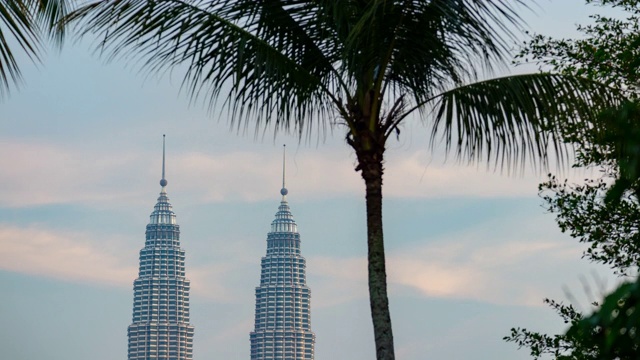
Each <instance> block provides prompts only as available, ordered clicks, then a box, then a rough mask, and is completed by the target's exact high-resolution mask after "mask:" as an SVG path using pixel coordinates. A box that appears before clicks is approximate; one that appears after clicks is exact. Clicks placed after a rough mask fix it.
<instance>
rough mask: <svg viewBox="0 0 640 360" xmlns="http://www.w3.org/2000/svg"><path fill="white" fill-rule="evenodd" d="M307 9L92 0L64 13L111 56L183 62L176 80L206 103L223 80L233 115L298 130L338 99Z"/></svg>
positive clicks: (284, 4) (152, 65)
mask: <svg viewBox="0 0 640 360" xmlns="http://www.w3.org/2000/svg"><path fill="white" fill-rule="evenodd" d="M314 14H315V13H314V9H313V8H312V7H310V6H309V5H308V4H305V3H304V2H300V1H276V0H267V1H260V2H254V1H175V0H165V1H142V0H128V1H124V0H115V1H112V0H108V1H106V0H105V1H98V2H95V3H92V4H90V5H88V6H85V7H82V8H80V9H79V10H78V11H76V12H74V13H73V14H71V16H70V17H69V18H68V21H70V22H74V21H75V22H78V24H79V26H81V28H82V29H83V32H84V33H85V34H86V33H94V34H97V35H98V36H99V38H100V39H101V43H100V49H101V51H106V52H107V53H108V54H109V56H110V58H111V59H112V58H114V57H119V56H123V57H129V58H136V59H138V60H141V61H142V62H141V65H142V68H143V69H144V70H145V71H150V72H155V71H159V70H163V69H168V68H173V67H176V66H186V75H185V78H184V82H183V87H184V88H185V89H186V90H187V91H188V93H189V94H190V95H191V96H192V97H193V98H199V97H205V100H207V101H211V102H213V101H214V100H215V99H216V98H217V97H218V96H219V94H220V91H221V90H222V88H223V87H224V86H228V89H229V92H228V95H227V97H226V103H227V105H228V106H229V108H230V109H231V110H232V115H233V118H232V121H238V124H239V123H240V122H241V120H247V119H249V118H251V119H252V120H256V124H257V125H256V126H259V125H260V126H266V125H269V124H270V123H272V122H273V124H274V126H275V128H276V130H278V129H283V130H289V129H294V130H295V131H302V128H303V127H304V125H305V121H306V122H307V124H306V125H308V127H310V126H309V125H310V124H308V122H311V121H312V119H314V118H317V116H318V115H319V114H323V113H325V112H327V111H328V108H330V107H331V106H332V105H339V106H341V103H340V101H338V99H337V98H335V97H334V93H335V89H336V88H339V86H340V84H339V82H340V79H339V78H338V77H337V76H336V74H335V70H334V69H333V66H332V62H333V61H334V60H333V59H331V58H329V57H328V56H327V54H326V53H327V49H328V48H329V47H328V46H325V45H323V42H322V41H318V40H317V39H315V38H314V36H316V37H319V34H316V33H317V32H318V31H320V30H319V29H317V24H316V20H315V17H314V16H315V15H314Z"/></svg>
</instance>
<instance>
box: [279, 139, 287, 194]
mask: <svg viewBox="0 0 640 360" xmlns="http://www.w3.org/2000/svg"><path fill="white" fill-rule="evenodd" d="M286 151H287V145H286V144H283V145H282V189H280V194H281V195H282V197H283V198H284V197H285V196H287V194H288V193H289V190H287V188H286V187H285V183H284V180H285V168H286V162H285V160H286V158H285V155H286Z"/></svg>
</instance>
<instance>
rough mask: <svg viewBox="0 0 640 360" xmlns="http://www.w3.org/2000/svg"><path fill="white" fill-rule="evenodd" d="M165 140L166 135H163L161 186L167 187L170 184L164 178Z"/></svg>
mask: <svg viewBox="0 0 640 360" xmlns="http://www.w3.org/2000/svg"><path fill="white" fill-rule="evenodd" d="M164 138H165V135H164V134H162V179H161V180H160V186H162V187H165V186H167V184H168V181H167V179H165V178H164Z"/></svg>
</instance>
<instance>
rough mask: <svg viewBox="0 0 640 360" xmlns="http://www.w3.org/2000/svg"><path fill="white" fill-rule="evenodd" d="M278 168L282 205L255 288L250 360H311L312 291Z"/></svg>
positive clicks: (312, 345)
mask: <svg viewBox="0 0 640 360" xmlns="http://www.w3.org/2000/svg"><path fill="white" fill-rule="evenodd" d="M284 170H285V167H284V154H283V164H282V190H280V194H282V201H281V202H280V207H279V208H278V212H277V213H276V218H275V220H273V222H272V223H271V231H270V232H269V233H268V235H267V254H266V256H264V257H263V258H262V272H261V275H260V286H258V287H257V288H256V313H255V315H256V316H255V328H254V330H253V331H252V332H251V334H250V339H251V360H303V359H304V360H313V357H314V344H315V339H316V336H315V334H314V333H313V332H312V331H311V317H310V312H309V310H310V301H311V291H310V290H309V287H307V281H306V274H305V268H306V262H305V259H304V258H303V257H302V255H301V254H300V234H299V233H298V228H297V225H296V223H295V221H294V220H293V216H292V215H291V210H290V209H289V204H288V203H287V194H288V191H287V189H286V187H285V183H284V175H285V171H284Z"/></svg>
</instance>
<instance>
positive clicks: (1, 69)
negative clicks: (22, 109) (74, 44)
mask: <svg viewBox="0 0 640 360" xmlns="http://www.w3.org/2000/svg"><path fill="white" fill-rule="evenodd" d="M70 5H71V2H70V1H66V0H0V98H2V97H3V95H4V94H6V93H7V92H8V91H9V89H10V86H11V85H12V84H15V83H17V82H19V81H20V77H21V75H20V67H19V65H18V61H17V60H16V57H15V56H14V49H15V47H16V46H17V47H18V48H20V49H21V50H22V51H23V52H24V53H25V54H26V55H27V57H29V58H30V59H31V60H33V61H39V60H40V54H41V52H42V45H43V40H44V39H45V38H46V37H47V36H48V37H49V38H50V39H51V40H53V41H54V42H56V43H58V44H61V43H62V39H63V37H64V33H65V30H64V27H63V26H59V24H61V23H60V22H59V21H60V20H61V19H62V18H64V17H65V16H66V15H67V13H68V10H69V7H70Z"/></svg>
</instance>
